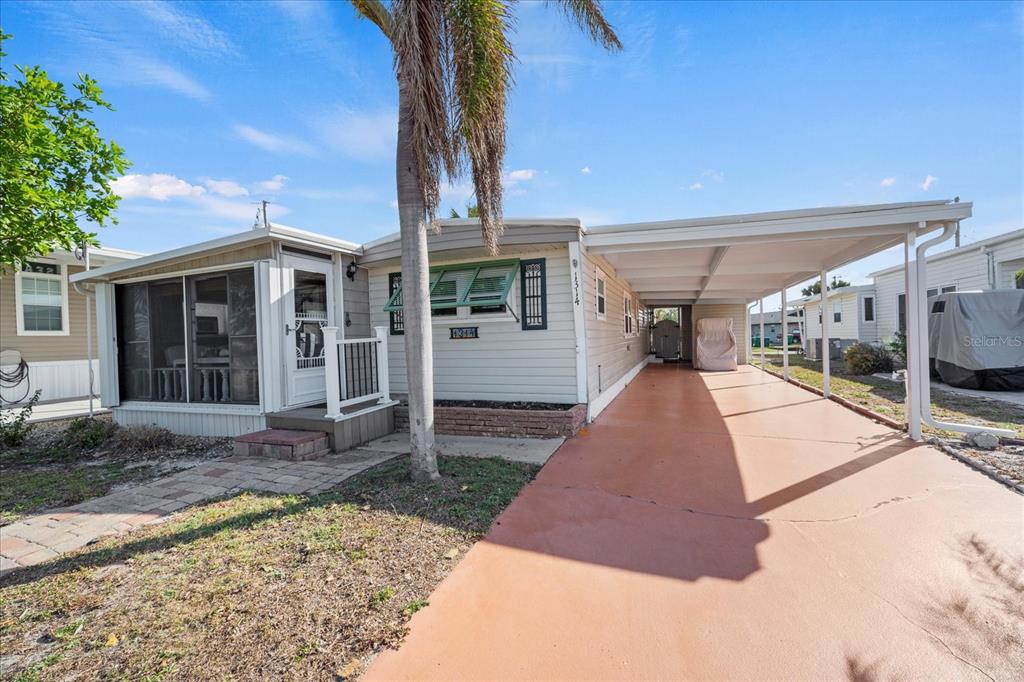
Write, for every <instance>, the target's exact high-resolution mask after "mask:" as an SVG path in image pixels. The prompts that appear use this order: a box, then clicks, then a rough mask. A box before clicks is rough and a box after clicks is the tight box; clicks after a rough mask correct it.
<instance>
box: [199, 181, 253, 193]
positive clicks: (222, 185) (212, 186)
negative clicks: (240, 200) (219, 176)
mask: <svg viewBox="0 0 1024 682" xmlns="http://www.w3.org/2000/svg"><path fill="white" fill-rule="evenodd" d="M203 184H204V185H206V189H208V190H210V191H211V192H213V193H214V194H219V195H221V196H222V197H246V196H249V190H247V189H246V188H244V187H242V186H241V185H239V184H238V183H237V182H235V181H234V180H213V179H212V178H211V179H209V180H207V181H206V182H204V183H203Z"/></svg>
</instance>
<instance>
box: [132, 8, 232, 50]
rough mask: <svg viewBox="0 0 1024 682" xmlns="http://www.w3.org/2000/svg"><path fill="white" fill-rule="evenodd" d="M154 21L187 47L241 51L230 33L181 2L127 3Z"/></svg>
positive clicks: (164, 31)
mask: <svg viewBox="0 0 1024 682" xmlns="http://www.w3.org/2000/svg"><path fill="white" fill-rule="evenodd" d="M125 6H126V7H131V8H133V9H136V10H138V11H140V12H142V13H143V14H144V15H145V16H146V17H148V18H149V19H150V20H151V21H153V22H154V23H155V24H156V25H157V26H158V27H159V28H160V29H161V32H162V34H163V35H165V36H167V37H168V38H171V39H173V40H175V41H177V42H180V43H181V44H182V46H183V47H185V48H188V49H192V50H202V51H204V52H210V53H213V54H231V53H234V52H236V51H237V49H236V47H235V45H234V43H232V41H231V39H230V38H229V37H228V36H227V34H226V33H224V32H223V31H221V30H220V29H217V28H215V27H214V26H213V25H212V24H210V23H209V22H208V21H206V20H205V19H203V18H201V17H199V16H196V15H194V14H192V13H190V12H187V11H185V9H184V8H183V6H181V5H172V4H170V3H168V2H160V1H158V0H145V1H144V2H132V3H127V4H126V5H125Z"/></svg>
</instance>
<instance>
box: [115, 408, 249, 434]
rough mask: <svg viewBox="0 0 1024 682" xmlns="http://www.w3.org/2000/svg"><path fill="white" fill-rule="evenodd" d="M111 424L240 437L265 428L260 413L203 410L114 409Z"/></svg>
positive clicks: (182, 432)
mask: <svg viewBox="0 0 1024 682" xmlns="http://www.w3.org/2000/svg"><path fill="white" fill-rule="evenodd" d="M112 412H113V413H114V421H115V422H117V423H118V424H121V425H122V426H130V425H142V424H152V425H155V426H162V427H163V428H165V429H168V430H169V431H171V432H173V433H177V434H181V435H185V436H225V437H234V436H241V435H244V434H247V433H253V432H254V431H262V430H263V429H265V428H267V421H266V418H265V417H264V416H263V415H262V414H217V413H206V412H203V411H202V409H200V408H196V409H195V410H189V411H184V410H183V411H180V412H171V411H164V410H146V409H125V408H121V407H115V408H113V410H112Z"/></svg>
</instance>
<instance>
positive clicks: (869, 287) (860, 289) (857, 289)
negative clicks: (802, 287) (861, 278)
mask: <svg viewBox="0 0 1024 682" xmlns="http://www.w3.org/2000/svg"><path fill="white" fill-rule="evenodd" d="M869 291H870V292H872V293H874V291H875V285H874V284H858V285H857V286H853V287H839V288H838V289H829V290H828V297H827V298H828V299H832V298H842V297H844V296H846V295H847V294H859V293H867V292H869ZM819 302H821V296H819V295H818V294H814V295H813V296H804V297H803V298H798V299H796V300H795V301H793V305H800V304H804V303H819Z"/></svg>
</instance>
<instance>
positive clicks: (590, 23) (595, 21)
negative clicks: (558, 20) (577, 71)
mask: <svg viewBox="0 0 1024 682" xmlns="http://www.w3.org/2000/svg"><path fill="white" fill-rule="evenodd" d="M558 4H559V5H561V7H562V11H564V12H565V13H566V14H567V15H569V17H570V18H571V19H572V20H573V21H575V22H576V23H577V24H579V26H580V28H582V29H584V30H585V31H587V32H588V33H590V37H591V38H593V39H594V41H595V42H596V43H598V44H599V45H601V46H602V47H604V48H605V49H608V50H621V49H622V42H621V41H620V40H619V36H617V35H616V34H615V29H613V28H612V25H611V24H609V23H608V20H607V19H605V18H604V12H603V11H602V10H601V3H600V2H599V1H598V0H559V3H558Z"/></svg>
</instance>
